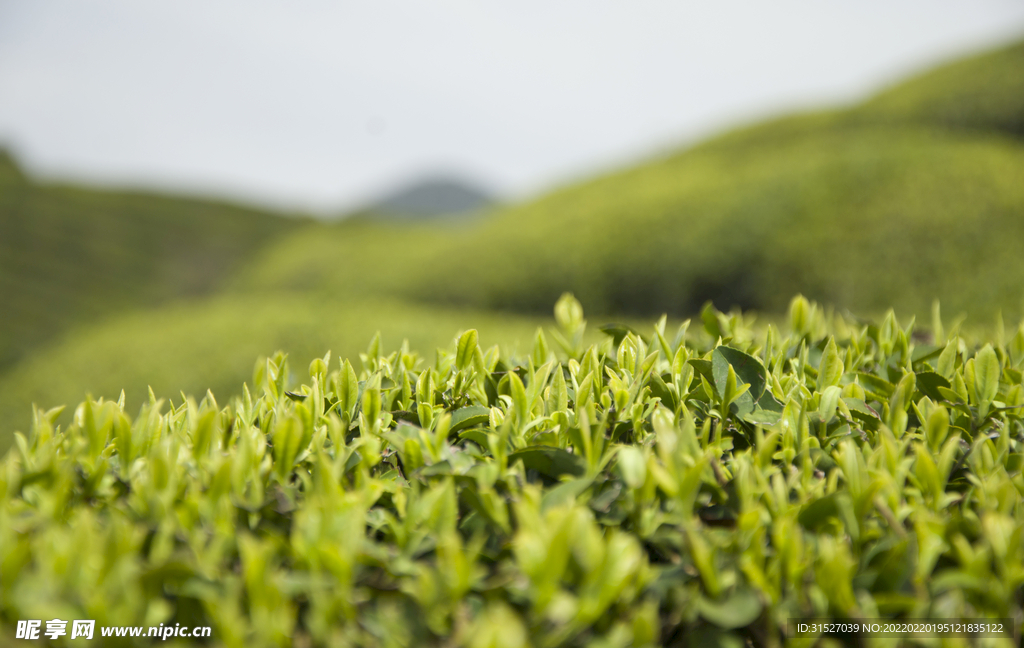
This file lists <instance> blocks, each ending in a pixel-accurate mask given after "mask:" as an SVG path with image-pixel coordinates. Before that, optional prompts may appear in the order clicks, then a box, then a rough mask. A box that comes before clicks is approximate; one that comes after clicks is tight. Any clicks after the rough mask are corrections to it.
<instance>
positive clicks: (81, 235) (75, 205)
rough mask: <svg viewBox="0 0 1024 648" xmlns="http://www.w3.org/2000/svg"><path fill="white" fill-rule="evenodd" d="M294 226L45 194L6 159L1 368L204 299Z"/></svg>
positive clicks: (0, 178) (132, 198) (135, 200)
mask: <svg viewBox="0 0 1024 648" xmlns="http://www.w3.org/2000/svg"><path fill="white" fill-rule="evenodd" d="M297 225H298V223H297V221H296V220H294V219H288V218H282V217H280V216H276V215H272V214H268V213H265V212H260V211H257V210H253V209H245V208H241V207H235V206H232V205H226V204H220V203H215V202H210V201H201V200H191V199H184V198H171V197H165V196H159V195H152V194H143V193H129V192H113V191H102V190H91V189H85V188H79V187H71V186H60V185H50V184H41V183H39V182H36V181H34V180H32V179H31V178H30V177H27V176H26V175H25V174H23V173H22V172H21V171H20V170H19V168H18V167H17V165H16V164H15V163H14V161H13V160H12V159H11V158H10V157H9V156H8V155H6V154H4V153H3V152H2V151H0V304H2V308H3V317H0V367H4V366H7V365H9V364H10V363H11V362H12V361H14V360H16V359H17V358H19V357H23V356H25V355H26V354H27V353H28V352H29V351H30V350H32V349H33V348H36V347H38V346H39V345H41V344H43V343H45V342H46V341H48V340H51V339H53V338H54V336H56V335H58V334H59V333H61V332H63V331H66V330H69V329H70V328H72V327H74V326H75V325H77V324H79V323H80V322H87V321H94V320H98V319H102V318H105V317H108V316H110V315H111V314H113V313H117V312H120V311H124V310H127V309H131V308H140V307H148V306H153V305H156V304H160V303H163V302H166V301H168V300H171V299H175V298H181V297H187V296H195V295H201V294H207V293H210V292H212V291H214V290H215V289H216V288H218V287H219V286H220V283H221V282H222V281H223V279H224V277H225V276H226V275H227V274H228V273H230V272H232V271H233V270H235V269H236V268H237V266H238V265H239V263H240V262H241V261H242V259H245V258H247V257H249V256H251V255H252V254H253V252H254V251H255V250H257V249H258V248H259V247H260V246H261V245H263V244H264V243H266V242H267V241H268V240H269V239H270V238H271V237H274V236H278V235H281V234H283V233H284V232H286V231H289V230H291V229H294V228H295V227H296V226H297Z"/></svg>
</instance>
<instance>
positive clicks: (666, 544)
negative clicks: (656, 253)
mask: <svg viewBox="0 0 1024 648" xmlns="http://www.w3.org/2000/svg"><path fill="white" fill-rule="evenodd" d="M555 314H556V319H557V322H558V325H559V327H558V330H555V331H551V332H550V337H549V335H546V334H545V333H544V332H542V331H540V330H538V332H537V334H536V339H535V342H534V344H533V348H532V351H531V352H530V354H529V356H528V357H523V358H510V357H505V356H503V355H502V353H501V352H500V351H499V349H498V348H497V347H491V348H483V347H481V346H480V344H479V341H478V335H477V332H476V331H475V330H469V331H466V332H464V333H462V334H461V335H460V336H459V337H458V338H457V340H456V341H455V343H454V344H453V346H452V347H451V348H450V349H447V350H442V351H439V352H438V353H437V355H436V358H435V359H434V361H433V362H428V361H427V360H425V359H424V358H422V357H420V356H419V355H417V354H416V353H414V352H412V351H411V350H410V349H409V348H408V346H407V345H403V347H402V348H401V349H399V350H397V351H394V352H392V353H390V354H386V353H385V352H384V351H383V350H382V348H381V344H380V339H379V337H378V338H375V339H374V340H373V342H372V343H371V344H370V346H369V348H368V349H367V351H366V352H365V353H364V354H361V355H360V358H359V362H358V363H357V364H358V368H357V366H356V365H354V364H353V363H352V362H350V361H348V360H343V361H340V362H332V359H331V356H330V354H328V355H326V356H325V357H323V358H319V359H314V360H313V361H312V362H311V363H310V364H309V367H308V379H306V380H304V381H303V384H301V385H298V386H295V387H292V386H290V385H289V375H290V374H289V365H288V361H287V359H286V358H285V357H284V356H282V355H280V354H279V355H277V356H275V357H273V358H269V359H266V360H263V361H261V362H259V363H258V364H257V367H256V370H255V375H254V376H253V382H252V385H251V387H246V388H245V389H244V392H243V396H241V397H239V398H235V399H233V400H232V401H231V402H230V403H227V404H221V403H218V402H217V400H216V399H215V397H214V395H213V394H210V393H207V394H206V396H205V397H204V398H202V399H201V400H200V401H198V402H197V401H196V400H195V399H193V398H191V397H184V396H183V397H182V398H183V400H179V401H177V402H176V403H172V402H169V401H164V400H161V399H158V398H156V396H155V395H153V394H152V393H151V395H150V399H149V402H148V403H146V404H145V405H144V406H143V407H142V408H141V410H140V411H139V413H138V414H137V415H136V416H135V417H134V418H133V417H131V416H130V415H129V414H128V412H126V411H125V407H124V400H123V398H122V399H121V400H120V401H118V402H113V401H103V400H96V401H93V400H90V401H86V402H84V403H82V404H81V405H79V406H78V408H77V409H76V411H75V416H74V421H73V423H72V424H71V425H70V426H68V427H67V428H66V429H61V428H59V427H56V426H55V425H54V421H55V420H56V417H57V415H58V413H59V409H56V410H49V411H43V410H38V411H37V412H36V414H35V420H34V425H33V428H32V430H31V433H30V434H28V435H27V436H25V435H21V434H19V435H18V436H17V442H16V446H15V448H14V449H13V450H12V451H11V452H10V453H9V454H8V455H7V456H6V458H5V459H4V460H3V462H2V463H0V497H2V500H0V623H3V626H4V627H5V628H6V630H5V631H7V632H9V631H10V629H11V626H12V624H13V623H15V622H16V620H18V619H24V618H43V619H49V618H54V617H58V618H62V619H66V618H87V619H96V620H97V624H98V625H104V624H106V625H125V624H135V625H155V624H158V623H165V624H174V623H181V624H183V625H190V626H195V625H211V626H213V629H214V631H213V641H214V642H215V643H218V644H224V645H228V646H253V645H258V646H264V645H292V644H294V645H306V646H308V645H355V646H425V645H460V646H461V645H465V646H474V647H475V646H480V647H484V646H495V647H496V646H527V645H533V646H582V645H588V646H589V645H594V646H629V645H632V646H653V645H689V646H703V645H715V644H717V645H742V643H744V642H745V643H746V644H747V645H753V646H777V645H782V644H784V643H785V644H791V645H810V644H811V643H813V640H811V639H798V638H795V637H791V636H788V634H787V633H788V629H787V620H788V619H789V618H791V617H799V616H816V617H831V618H835V619H857V618H871V617H892V618H915V617H940V618H950V617H1003V618H1006V617H1012V618H1015V619H1017V620H1018V622H1019V620H1020V618H1021V614H1022V602H1024V588H1022V584H1024V504H1022V495H1024V476H1022V474H1021V467H1022V457H1024V454H1022V443H1024V438H1022V432H1024V425H1022V419H1021V413H1020V412H1021V407H1022V406H1024V386H1022V366H1024V328H1021V329H1020V330H1018V331H1017V332H1016V333H1015V334H1014V335H1013V336H1012V337H1011V338H1010V339H1008V340H1005V339H1002V338H1004V337H1006V336H1005V334H1002V333H1000V334H999V335H997V338H999V339H996V340H993V341H992V343H989V344H984V345H982V346H980V347H979V346H978V345H976V344H974V343H973V342H971V341H970V340H967V339H965V338H964V337H963V336H961V335H960V333H959V330H957V329H954V330H952V331H950V332H948V334H947V333H945V332H944V331H943V327H942V324H941V320H940V319H939V318H938V316H937V314H936V318H935V322H934V323H933V326H932V331H931V332H930V333H929V334H920V333H918V332H916V330H915V324H914V322H913V321H911V322H909V323H900V322H898V320H897V318H896V317H895V315H894V314H892V313H889V314H888V315H887V316H886V317H885V319H884V320H883V321H882V322H881V323H877V324H875V323H863V322H859V321H855V320H852V319H847V318H843V317H839V316H835V315H830V314H826V313H825V312H823V311H822V310H821V309H820V308H818V307H816V306H815V305H813V304H811V303H809V302H807V301H806V300H804V299H803V298H797V299H795V300H794V301H793V302H792V304H791V306H790V312H789V330H788V331H782V330H780V329H778V328H777V327H775V326H772V325H769V326H767V327H764V328H762V329H754V328H753V327H752V326H751V321H750V319H749V317H747V316H744V315H743V314H742V313H733V314H729V315H726V314H723V313H720V312H717V311H715V310H714V309H713V308H710V307H709V308H707V309H705V311H704V313H703V317H702V326H701V327H693V329H691V328H690V326H689V322H685V323H683V324H682V325H681V326H680V327H679V328H678V330H676V331H675V332H671V331H669V330H668V327H667V324H666V321H665V319H664V318H663V319H662V320H661V321H659V322H658V323H657V324H656V325H655V327H654V329H653V330H652V331H650V333H649V334H646V335H643V334H641V333H639V332H637V331H634V330H632V329H630V328H629V327H625V326H615V325H612V326H606V327H602V330H603V331H604V332H605V333H606V334H607V339H605V340H604V342H602V343H601V344H598V345H592V346H586V345H585V344H584V342H583V333H584V330H585V327H586V322H585V321H584V319H583V312H582V308H581V307H580V305H579V303H578V302H577V301H576V300H575V299H573V298H571V297H569V296H565V297H563V298H562V299H561V300H560V301H559V302H558V304H557V306H556V309H555ZM125 641H127V640H125ZM894 643H895V642H894V641H892V640H890V641H888V642H886V641H884V640H878V645H893V644H894Z"/></svg>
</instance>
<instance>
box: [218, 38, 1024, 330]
mask: <svg viewBox="0 0 1024 648" xmlns="http://www.w3.org/2000/svg"><path fill="white" fill-rule="evenodd" d="M1022 124H1024V43H1020V44H1016V45H1014V46H1011V47H1007V48H1003V49H1001V50H998V51H995V52H991V53H988V54H985V55H981V56H976V57H971V58H969V59H966V60H963V61H958V62H954V63H952V64H950V65H948V66H944V67H941V68H938V69H936V70H934V71H931V72H927V73H925V74H923V75H921V76H920V77H917V78H915V79H911V80H909V81H907V82H906V83H904V84H901V85H897V86H895V87H892V88H890V89H887V90H886V91H884V92H882V93H880V94H879V95H878V96H876V97H874V98H872V99H870V100H868V101H866V102H865V103H863V104H862V105H859V106H853V107H850V108H848V109H843V110H834V111H829V112H822V113H816V114H807V115H795V116H791V117H786V118H782V119H776V120H772V121H770V122H766V123H762V124H758V125H754V126H751V127H747V128H742V129H738V130H736V131H733V132H730V133H726V134H724V135H722V136H720V137H717V138H714V139H712V140H710V141H708V142H705V143H703V144H701V145H699V146H696V147H694V148H691V149H688V150H684V151H680V152H677V153H674V154H671V155H667V156H664V157H662V158H660V159H656V160H653V161H651V162H649V163H646V164H642V165H640V166H637V167H634V168H630V169H626V170H624V171H621V172H617V173H613V174H610V175H607V176H604V177H600V178H596V179H593V180H590V181H587V182H584V183H581V184H578V185H575V186H570V187H566V188H564V189H562V190H559V191H556V192H554V193H552V194H549V195H545V196H542V197H540V198H538V199H536V200H534V201H532V202H529V203H526V204H520V205H515V206H512V207H509V208H504V209H501V210H499V211H497V212H496V213H495V214H494V215H493V216H492V217H491V218H489V219H486V220H482V221H480V222H477V223H464V224H459V225H457V226H452V225H449V226H448V227H447V228H446V229H439V228H432V229H431V228H402V229H400V228H367V227H350V226H346V225H344V224H343V225H340V226H336V227H333V228H331V227H322V228H317V229H311V230H304V231H297V232H295V233H294V234H293V235H292V236H291V237H288V238H286V239H285V240H282V241H280V242H278V243H276V244H275V246H273V247H272V248H271V249H270V250H268V252H267V255H266V256H264V257H262V258H261V260H260V264H259V267H253V268H252V269H251V271H250V272H248V273H246V274H245V275H244V276H243V277H242V278H241V279H240V280H238V281H236V282H235V283H233V284H232V285H233V286H234V287H235V288H236V289H241V290H268V289H274V288H277V289H285V290H294V289H302V290H320V291H323V292H324V293H329V294H338V293H339V292H343V293H346V294H347V293H360V292H362V291H364V290H369V291H373V292H385V293H388V294H392V295H398V296H401V297H403V298H406V299H411V300H415V301H420V302H426V303H437V304H452V305H463V306H473V307H477V308H496V309H503V310H510V311H518V312H535V313H541V312H547V311H548V309H549V308H550V306H551V304H552V303H553V302H554V300H555V299H556V298H557V296H558V295H559V294H560V293H561V292H562V291H564V290H572V291H574V292H575V293H576V294H577V295H578V296H579V297H580V298H581V299H582V300H583V302H584V303H585V304H586V305H587V307H588V309H589V310H590V311H591V312H594V311H597V312H603V313H630V314H636V315H656V314H659V313H662V312H668V313H674V314H679V315H686V314H689V313H693V312H695V311H696V310H697V309H698V308H699V307H700V306H701V304H702V303H703V302H704V301H706V300H713V301H714V302H715V303H716V304H717V305H718V306H719V307H721V308H728V307H731V306H741V307H744V308H754V309H761V310H778V309H781V308H782V307H784V306H785V304H786V303H787V301H788V300H789V298H790V297H791V296H792V295H793V294H794V293H795V292H803V293H805V294H807V295H808V296H810V297H813V298H815V299H817V300H819V301H822V302H825V303H830V304H833V305H835V306H838V307H843V308H850V309H853V310H854V311H860V312H863V311H875V310H880V309H884V308H886V307H887V306H889V305H891V304H897V305H899V306H900V307H901V308H902V309H904V312H925V311H927V309H928V307H929V306H930V304H931V302H932V300H933V299H935V298H937V297H941V298H942V300H943V301H944V303H946V304H947V305H948V307H950V308H952V309H955V310H970V311H983V312H985V313H991V312H994V311H995V310H996V309H1003V310H1004V311H1006V312H1007V313H1008V314H1010V315H1013V316H1016V315H1019V314H1020V313H1021V299H1022V297H1024V289H1022V288H1021V286H1024V262H1022V261H1021V260H1020V258H1019V256H1020V255H1019V252H1018V250H1019V248H1020V245H1021V244H1022V243H1024V218H1022V216H1024V139H1022V137H1021V132H1022V131H1021V126H1022ZM333 258H341V259H344V260H345V262H343V263H335V262H332V261H329V259H333ZM374 260H379V261H377V262H375V261H374ZM368 265H372V266H373V268H374V269H373V282H372V284H371V283H368V282H367V281H366V275H365V271H364V269H365V268H366V267H367V266H368Z"/></svg>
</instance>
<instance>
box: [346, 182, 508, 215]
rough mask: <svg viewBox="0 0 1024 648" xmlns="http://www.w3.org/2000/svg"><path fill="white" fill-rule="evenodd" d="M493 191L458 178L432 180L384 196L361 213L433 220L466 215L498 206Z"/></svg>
mask: <svg viewBox="0 0 1024 648" xmlns="http://www.w3.org/2000/svg"><path fill="white" fill-rule="evenodd" d="M494 202H495V197H494V195H493V194H491V193H490V192H489V191H487V190H485V189H482V188H481V187H480V186H478V185H476V184H474V183H471V182H469V181H467V180H464V179H462V178H456V177H454V176H428V177H424V178H422V179H420V180H417V181H415V182H412V183H410V184H408V185H405V186H404V187H402V188H400V189H398V190H397V191H395V192H393V193H391V194H388V195H386V196H384V197H383V198H381V199H379V200H377V201H376V202H373V203H371V204H370V205H368V206H367V207H366V208H364V209H363V210H361V211H362V212H363V213H373V214H380V215H391V216H410V217H433V216H445V215H451V214H465V213H468V212H474V211H479V210H482V209H485V208H486V207H489V206H490V205H492V204H494Z"/></svg>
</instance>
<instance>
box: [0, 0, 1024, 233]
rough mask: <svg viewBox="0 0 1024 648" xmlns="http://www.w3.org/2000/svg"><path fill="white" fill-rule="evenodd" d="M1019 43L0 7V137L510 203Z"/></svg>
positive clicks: (294, 199)
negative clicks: (468, 186)
mask: <svg viewBox="0 0 1024 648" xmlns="http://www.w3.org/2000/svg"><path fill="white" fill-rule="evenodd" d="M1020 37H1024V2H1021V1H1020V0H963V1H952V0H858V1H857V2H839V1H838V0H773V1H772V2H763V1H761V0H747V1H742V2H741V1H738V0H721V1H719V0H716V1H714V2H709V1H708V0H701V1H699V2H692V1H689V0H637V1H633V2H626V1H625V0H614V1H613V0H515V1H511V0H506V1H504V2H497V1H494V0H431V1H429V2H425V1H423V0H363V1H361V2H350V1H343V0H330V1H327V0H323V1H320V0H290V1H288V2H284V1H283V0H274V1H270V0H147V1H146V2H139V1H138V0H91V1H90V2H82V1H81V0H0V145H3V146H6V147H7V148H9V149H10V150H12V151H13V152H14V153H15V154H16V155H17V156H18V159H19V160H21V161H22V163H23V164H24V165H25V166H26V167H27V168H28V169H29V170H30V171H31V172H32V173H34V174H36V175H38V176H39V177H43V178H47V179H60V180H70V181H75V182H89V183H95V184H100V185H103V186H131V187H145V188H155V189H160V190H170V191H176V192H190V193H199V194H205V195H214V196H221V197H226V198H229V199H233V200H240V201H244V202H250V203H262V204H266V205H269V206H273V207H276V208H282V209H297V210H309V211H314V212H318V213H324V214H329V213H339V212H341V211H344V210H345V209H351V208H353V207H356V206H358V205H361V204H362V203H364V202H366V201H368V200H371V199H373V198H374V197H375V196H377V195H380V194H382V193H385V192H388V191H389V190H391V189H393V188H395V187H397V186H400V185H402V184H403V183H406V182H410V181H413V180H416V179H418V178H420V177H423V176H427V175H432V174H444V175H454V176H458V177H464V178H466V179H468V180H470V181H472V182H476V183H479V184H480V185H482V186H483V187H486V188H488V189H490V190H492V191H494V192H496V193H497V194H499V195H501V196H503V197H505V198H507V199H509V200H516V199H522V198H525V197H528V196H530V195H534V194H537V193H541V192H543V191H545V190H548V189H551V188H553V187H556V186H558V185H559V184H562V183H566V182H572V181H574V180H579V179H582V178H585V177H587V176H588V175H593V174H596V173H601V172H605V171H608V170H612V169H615V168H619V167H622V166H626V165H629V164H631V163H633V162H636V161H640V160H642V159H644V158H646V157H649V156H651V155H657V154H659V153H663V152H665V151H667V150H671V149H672V148H675V147H680V146H685V145H687V144H688V143H693V142H695V141H697V140H699V139H701V138H704V137H708V136H710V135H713V134H714V133H716V132H720V131H722V130H724V129H727V128H729V127H731V126H735V125H738V124H743V123H747V122H750V121H753V120H757V119H760V118H763V117H768V116H772V115H777V114H780V113H783V112H787V111H791V110H799V109H813V108H816V107H824V106H830V105H838V104H842V103H846V102H853V101H857V100H859V99H861V98H864V97H867V96H869V95H870V94H871V93H873V92H875V91H877V90H878V89H881V88H883V87H885V86H886V85H887V84H891V83H893V82H895V81H898V80H899V79H900V78H901V77H903V76H905V75H907V74H910V73H913V72H916V71H918V70H921V69H925V68H927V67H928V66H930V65H932V64H935V63H937V62H941V61H943V60H945V59H948V58H951V57H956V56H959V55H962V54H963V53H966V52H971V51H975V50H978V49H985V48H987V47H991V46H993V45H998V44H1000V43H1003V42H1007V41H1010V40H1013V39H1016V38H1020Z"/></svg>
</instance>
